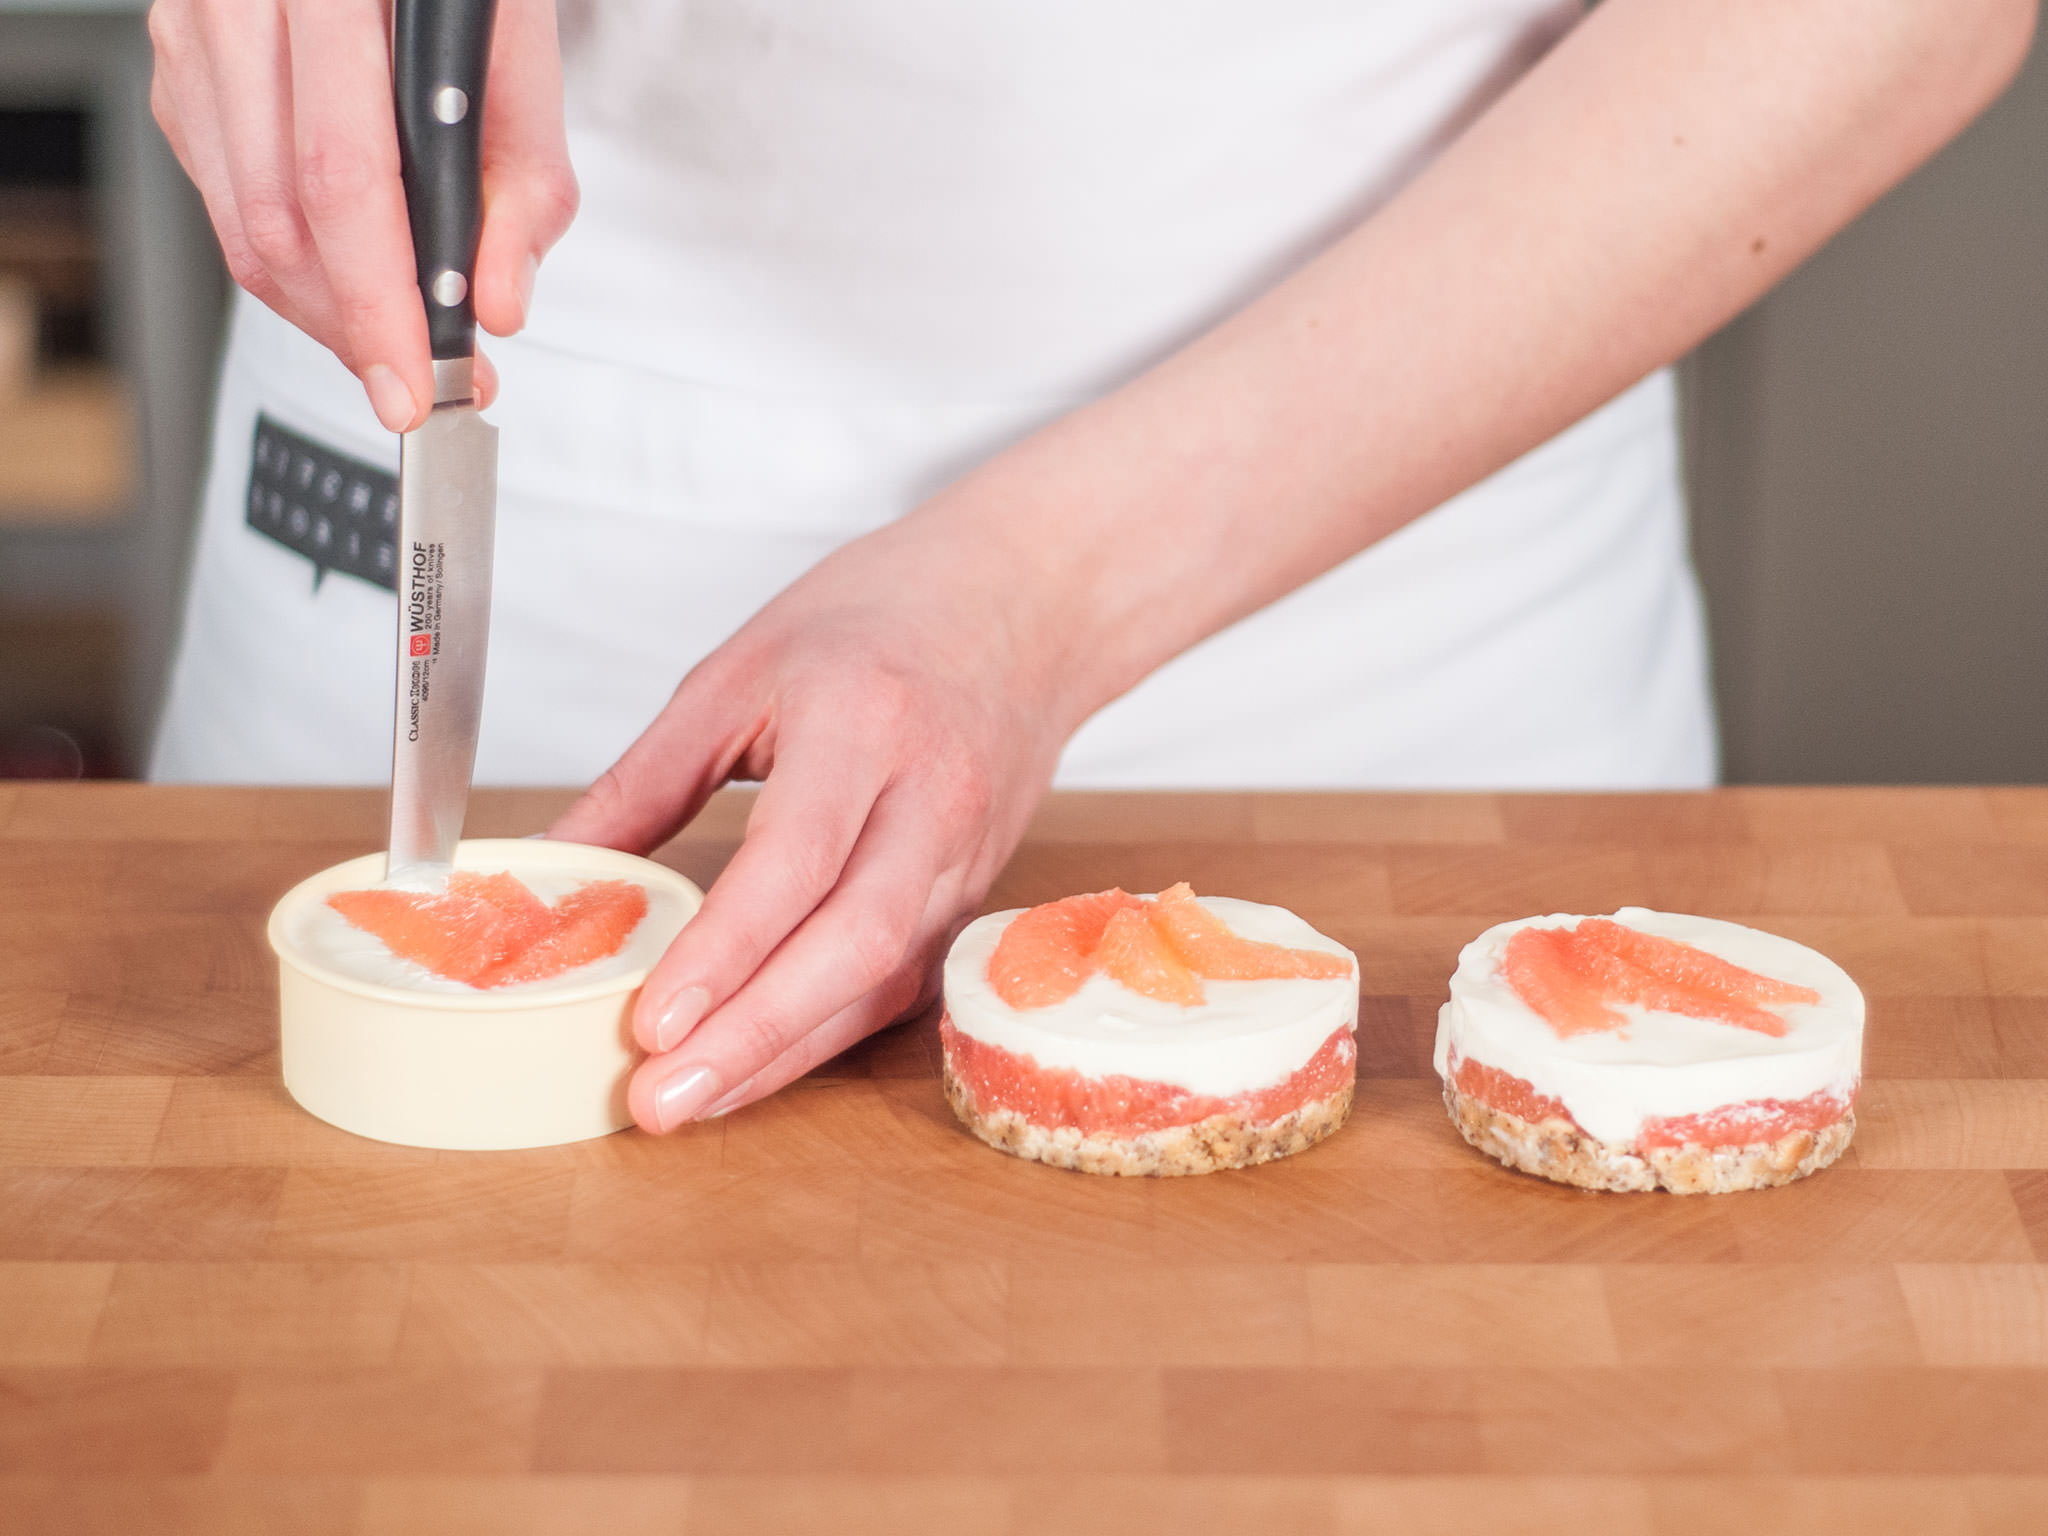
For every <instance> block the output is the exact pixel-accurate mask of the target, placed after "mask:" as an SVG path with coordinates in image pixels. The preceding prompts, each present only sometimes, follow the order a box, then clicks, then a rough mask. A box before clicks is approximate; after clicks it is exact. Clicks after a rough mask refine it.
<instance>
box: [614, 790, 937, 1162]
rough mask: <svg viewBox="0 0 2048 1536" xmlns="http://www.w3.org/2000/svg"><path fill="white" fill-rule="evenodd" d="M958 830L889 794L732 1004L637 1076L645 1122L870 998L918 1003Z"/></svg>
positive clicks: (655, 1121) (680, 1113) (713, 1090)
mask: <svg viewBox="0 0 2048 1536" xmlns="http://www.w3.org/2000/svg"><path fill="white" fill-rule="evenodd" d="M952 831H953V829H952V828H950V827H941V826H940V824H939V819H938V818H936V817H934V816H931V815H929V814H928V813H927V810H926V807H925V806H924V805H923V804H922V803H921V801H920V800H919V798H918V797H917V796H916V795H915V793H914V792H908V791H904V790H896V791H892V792H891V794H890V795H888V796H885V797H884V799H883V801H882V802H880V803H878V804H877V806H876V809H875V814H874V815H873V816H872V817H871V818H870V820H869V824H868V829H867V831H866V832H865V833H864V834H863V836H862V837H861V840H860V843H859V845H858V847H856V849H855V850H854V852H853V855H852V857H851V858H849V859H848V860H847V862H846V871H845V875H844V877H843V878H842V879H841V880H840V881H839V883H838V885H837V886H836V887H835V888H834V890H833V891H832V893H831V895H830V896H829V897H827V898H826V899H825V901H824V902H823V903H821V904H820V905H819V906H818V908H817V910H816V911H815V912H813V913H812V914H811V915H810V916H809V917H808V918H806V919H805V920H804V921H803V922H802V923H801V924H800V925H798V926H797V927H796V930H795V931H794V932H793V933H791V935H790V936H789V938H788V940H787V941H786V942H785V943H783V944H782V945H780V946H779V947H778V948H777V949H776V950H775V953H774V955H773V957H772V958H771V959H769V960H768V961H767V963H766V964H765V965H762V966H761V967H760V969H759V971H758V972H757V973H756V974H755V975H753V976H752V977H751V979H749V980H748V981H747V982H746V983H745V984H744V985H743V986H742V987H740V989H739V990H738V992H737V993H735V994H734V995H733V996H732V998H731V999H730V1000H729V1001H728V1002H726V1003H725V1004H724V1005H723V1006H722V1007H720V1008H718V1010H717V1011H716V1012H714V1013H712V1014H710V1015H709V1016H708V1017H707V1018H705V1019H704V1021H703V1022H702V1023H701V1024H700V1025H698V1026H697V1028H696V1029H695V1030H694V1031H692V1032H691V1033H690V1034H689V1035H688V1036H687V1038H685V1039H684V1040H683V1041H682V1042H681V1044H680V1045H678V1046H676V1047H675V1048H674V1049H673V1050H670V1051H668V1052H667V1053H666V1054H665V1055H664V1056H662V1057H661V1058H660V1060H659V1064H658V1065H657V1064H654V1063H650V1064H649V1065H648V1067H645V1068H643V1069H642V1071H641V1072H640V1073H639V1074H637V1075H636V1077H635V1085H636V1088H637V1090H638V1092H639V1095H640V1097H639V1100H638V1102H637V1103H636V1104H635V1106H634V1113H635V1115H636V1117H639V1118H640V1119H641V1122H642V1124H646V1125H650V1126H651V1127H653V1128H656V1129H659V1130H663V1131H667V1130H672V1129H673V1128H674V1127H675V1126H677V1125H679V1124H681V1123H682V1122H683V1121H684V1120H686V1119H690V1118H692V1117H694V1116H695V1115H698V1114H701V1113H702V1112H703V1111H704V1110H705V1109H706V1108H707V1107H708V1106H710V1105H712V1104H714V1103H716V1102H718V1101H719V1100H720V1099H721V1098H723V1097H725V1096H726V1095H728V1094H731V1093H732V1092H733V1090H734V1089H736V1088H739V1087H740V1086H741V1085H743V1084H745V1083H747V1082H748V1080H749V1079H752V1078H754V1077H756V1076H757V1075H759V1074H761V1073H762V1072H764V1071H765V1070H766V1069H767V1068H768V1067H769V1066H771V1065H772V1064H773V1063H774V1062H775V1061H776V1060H777V1059H778V1058H780V1057H782V1056H783V1055H784V1054H785V1053H786V1052H788V1051H790V1050H791V1049H792V1048H793V1047H795V1046H797V1044H798V1043H799V1042H800V1041H802V1040H803V1039H804V1037H805V1036H807V1035H809V1034H810V1033H811V1032H812V1031H814V1030H816V1029H817V1028H819V1027H820V1026H821V1025H822V1024H824V1023H825V1022H826V1021H827V1020H830V1019H833V1018H835V1017H837V1016H838V1015H840V1014H841V1013H842V1012H843V1011H844V1010H846V1009H848V1008H851V1007H853V1006H854V1005H856V1004H858V1003H859V1002H860V1001H861V1000H862V999H864V998H880V999H881V1000H882V1001H884V1002H885V1003H887V1004H888V1005H889V1012H888V1013H887V1015H886V1018H893V1017H895V1015H896V1014H897V1013H899V1012H901V1011H902V1010H903V1009H905V1008H907V1007H908V1006H909V1005H910V1004H911V1003H912V1002H914V1001H915V1000H916V996H917V991H918V988H919V986H920V984H921V982H922V978H923V971H924V968H923V966H922V964H921V963H920V961H921V955H922V951H921V950H920V949H918V948H917V945H918V941H919V940H920V938H925V939H929V937H930V936H932V935H934V934H935V933H936V932H938V931H939V930H941V929H943V927H944V925H945V923H946V921H947V919H948V916H949V915H950V911H951V904H952V903H953V901H954V900H955V899H956V896H957V882H955V881H941V880H940V879H939V878H938V876H939V872H940V866H941V858H942V854H941V848H942V844H943V843H945V842H948V841H950V840H951V836H952ZM692 926H694V924H693V925H692ZM684 932H685V933H687V932H688V929H685V930H684ZM906 962H911V963H906ZM884 1021H885V1020H884ZM877 1022H882V1021H877ZM663 1043H667V1042H663ZM762 1091H764V1092H765V1091H766V1090H765V1089H763V1090H762Z"/></svg>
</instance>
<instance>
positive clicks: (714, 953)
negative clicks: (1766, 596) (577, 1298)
mask: <svg viewBox="0 0 2048 1536" xmlns="http://www.w3.org/2000/svg"><path fill="white" fill-rule="evenodd" d="M883 757H884V754H882V753H880V752H876V751H861V750H859V749H858V748H857V747H850V745H849V744H848V743H845V742H844V741H843V739H826V738H821V737H817V736H800V737H796V738H793V739H792V742H791V743H790V744H789V745H788V746H785V747H784V748H783V750H782V753H781V755H780V756H779V757H778V758H777V760H776V764H775V767H774V770H773V771H772V772H771V773H770V774H769V775H768V779H767V782H766V783H765V784H763V785H762V788H761V795H760V798H759V799H757V800H756V801H755V802H754V809H753V811H752V813H751V814H750V815H749V816H748V818H747V832H746V837H745V838H744V839H743V840H742V841H741V843H740V846H739V851H738V852H736V853H735V854H734V855H733V857H732V860H731V862H730V863H728V864H727V865H726V867H725V869H724V871H723V872H722V873H721V874H720V875H719V877H718V879H717V880H716V881H715V882H714V883H713V885H712V887H711V890H710V892H709V894H707V895H706V896H705V898H704V907H703V910H702V911H700V912H699V913H698V914H697V915H696V916H695V917H694V918H692V919H691V920H690V922H689V924H688V925H687V926H686V927H685V928H684V929H683V931H682V932H681V933H679V934H677V935H676V940H675V942H674V943H673V944H671V945H670V946H669V948H668V953H666V954H665V955H663V956H662V957H661V960H660V962H659V963H658V964H657V965H656V966H655V968H654V970H653V972H652V973H651V974H650V975H649V976H648V978H647V982H646V985H645V986H643V987H642V988H641V991H640V1001H639V1003H638V1005H637V1006H636V1007H635V1008H634V1010H633V1034H634V1038H635V1039H637V1040H639V1041H640V1043H641V1045H642V1046H643V1047H644V1048H645V1049H647V1050H651V1051H666V1050H669V1049H670V1048H672V1047H673V1046H674V1045H675V1044H676V1043H677V1042H678V1041H680V1040H681V1039H682V1038H683V1037H684V1036H685V1035H687V1034H688V1033H689V1032H690V1031H691V1030H692V1029H694V1028H695V1027H696V1026H697V1023H698V1021H699V1020H701V1019H703V1018H704V1017H705V1015H707V1014H708V1013H710V1012H711V1010H712V1009H714V1008H717V1007H719V1006H720V1005H722V1004H723V1003H725V1001H726V1000H727V999H728V998H731V997H732V996H733V995H734V994H735V993H736V992H738V991H739V990H740V988H741V987H742V986H743V985H745V984H746V982H747V979H748V978H749V977H750V976H752V975H753V974H754V972H755V971H757V970H759V969H760V968H761V965H762V963H763V962H764V961H765V960H767V958H768V957H769V955H771V954H772V953H774V952H775V949H776V947H777V946H778V945H780V944H781V943H782V942H783V940H784V939H786V938H788V937H789V936H790V935H791V934H792V933H794V932H795V931H796V928H797V925H798V924H800V923H802V922H803V921H804V919H805V918H807V917H809V916H810V915H811V913H812V912H813V911H814V910H816V909H817V907H818V904H819V903H820V902H822V901H824V900H825V898H826V897H827V895H829V894H830V893H831V891H832V890H833V887H834V886H836V885H838V884H839V883H840V880H841V878H842V874H843V873H844V872H845V871H846V868H847V861H848V859H849V857H850V856H851V855H852V854H853V851H854V849H855V847H856V845H857V844H858V843H859V841H860V838H861V833H862V829H863V828H864V827H866V825H867V823H868V817H869V815H870V813H871V812H872V811H873V810H874V807H875V802H876V798H877V797H878V796H879V795H880V794H881V792H882V788H883V785H884V783H885V782H886V774H887V769H886V767H884V766H883ZM922 904H923V903H922V901H921V900H920V902H919V904H918V905H919V906H920V907H921V906H922ZM915 911H916V909H913V912H912V915H913V916H914V915H915ZM851 995H852V994H850V993H849V994H848V996H849V997H850V996H851ZM841 1001H842V1002H843V1001H844V999H842V1000H841ZM834 1006H835V1008H836V1006H837V1005H836V1004H835V1005H834ZM832 1011H834V1010H833V1009H824V1008H821V1009H817V1010H815V1011H813V1012H811V1013H810V1014H809V1015H808V1019H809V1022H812V1023H815V1022H816V1021H817V1020H819V1019H821V1018H823V1017H824V1016H825V1015H826V1014H827V1013H829V1012H832ZM782 1043H783V1044H787V1043H788V1042H787V1041H784V1042H782ZM780 1048H781V1047H780V1046H779V1045H778V1047H777V1049H778V1050H779V1049H780ZM774 1054H775V1052H774V1051H768V1052H765V1053H763V1054H762V1055H761V1056H760V1059H759V1060H758V1061H756V1062H755V1063H754V1065H755V1066H761V1065H765V1064H766V1063H767V1061H768V1059H769V1058H770V1057H771V1056H773V1055H774ZM749 1070H751V1068H750V1069H749ZM737 1081H738V1078H734V1077H729V1078H727V1079H726V1083H725V1086H726V1087H731V1086H732V1084H733V1083H735V1082H737ZM721 1091H722V1090H721Z"/></svg>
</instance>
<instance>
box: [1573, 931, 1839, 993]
mask: <svg viewBox="0 0 2048 1536" xmlns="http://www.w3.org/2000/svg"><path fill="white" fill-rule="evenodd" d="M1579 933H1580V934H1581V936H1583V937H1584V938H1586V939H1589V940H1590V941H1592V942H1593V943H1594V944H1597V945H1599V946H1600V948H1602V949H1604V950H1606V951H1607V952H1608V953H1609V954H1612V955H1618V956H1620V957H1621V958H1622V959H1623V960H1626V961H1627V962H1628V963H1629V964H1630V965H1633V966H1636V967H1637V968H1638V969H1640V970H1644V971H1647V972H1649V973H1650V974H1651V975H1652V976H1655V977H1657V978H1659V979H1660V980H1662V981H1666V982H1669V983H1670V984H1671V985H1673V986H1675V987H1680V988H1683V989H1685V990H1686V991H1689V992H1698V993H1702V994H1704V995H1708V996H1712V997H1714V998H1717V999H1719V1000H1721V1001H1724V1002H1730V1003H1744V1004H1749V1005H1751V1006H1757V1005H1760V1004H1765V1003H1817V1002H1819V1001H1820V994H1819V993H1818V992H1816V991H1814V990H1813V988H1811V987H1802V986H1797V985H1795V984H1794V983H1792V982H1789V981H1779V980H1777V979H1776V978H1775V977H1771V976H1763V975H1759V974H1758V973H1757V972H1755V971H1748V970H1744V969H1743V968H1742V967H1741V966H1739V965H1736V964H1735V963H1733V962H1732V961H1728V960H1723V959H1722V958H1721V957H1720V956H1719V955H1716V954H1710V953H1708V952H1707V951H1706V950H1704V949H1701V948H1699V947H1698V946H1697V945H1694V944H1682V943H1680V942H1679V941H1678V940H1676V939H1665V938H1659V937H1658V936H1657V935H1656V934H1654V933H1644V932H1643V931H1642V930H1641V929H1638V928H1630V927H1628V926H1626V925H1625V924H1622V923H1617V922H1615V921H1614V919H1612V918H1609V917H1589V918H1587V919H1586V920H1585V921H1584V922H1583V923H1581V924H1579Z"/></svg>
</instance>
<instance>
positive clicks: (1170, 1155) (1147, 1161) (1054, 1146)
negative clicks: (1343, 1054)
mask: <svg viewBox="0 0 2048 1536" xmlns="http://www.w3.org/2000/svg"><path fill="white" fill-rule="evenodd" d="M943 1079H944V1082H945V1088H946V1102H947V1103H949V1104H951V1105H952V1106H953V1113H954V1114H955V1115H957V1116H959V1117H960V1123H961V1124H963V1125H965V1126H966V1127H967V1129H968V1130H970V1131H972V1132H973V1133H974V1134H975V1135H976V1136H978V1137H980V1138H981V1139H982V1140H983V1141H985V1142H987V1143H988V1144H989V1145H990V1146H992V1147H994V1148H995V1149H996V1150H997V1151H998V1152H1007V1153H1009V1154H1010V1155H1011V1156H1012V1157H1021V1158H1026V1159H1028V1160H1030V1161H1032V1162H1039V1163H1048V1164H1050V1165H1051V1166H1053V1167H1055V1168H1068V1169H1072V1170H1073V1171H1074V1172H1076V1173H1101V1174H1114V1175H1119V1176H1122V1177H1126V1178H1170V1177H1176V1176H1180V1175H1185V1174H1197V1173H1216V1172H1219V1171H1220V1170H1222V1169H1225V1168H1249V1167H1251V1166H1252V1165H1253V1164H1255V1163H1269V1162H1271V1161H1273V1160H1274V1159H1275V1158H1279V1157H1289V1156H1292V1155H1293V1154H1294V1153H1296V1152H1304V1151H1307V1150H1308V1149H1309V1148H1310V1147H1312V1146H1314V1145H1315V1144H1316V1143H1317V1142H1319V1141H1321V1140H1322V1139H1323V1138H1324V1137H1325V1136H1328V1135H1329V1134H1330V1133H1331V1132H1333V1131H1335V1130H1336V1129H1337V1128H1338V1127H1339V1126H1341V1125H1342V1124H1343V1123H1344V1121H1345V1118H1346V1116H1348V1115H1349V1114H1350V1113H1351V1092H1352V1086H1353V1085H1352V1084H1350V1083H1346V1084H1345V1085H1344V1086H1343V1087H1342V1088H1340V1089H1338V1090H1337V1091H1336V1092H1335V1093H1332V1094H1330V1095H1328V1096H1327V1097H1324V1098H1320V1099H1311V1100H1309V1102H1307V1103H1306V1104H1303V1105H1302V1106H1301V1107H1300V1108H1298V1109H1293V1110H1290V1111H1288V1112H1287V1113H1286V1114H1284V1115H1282V1116H1280V1117H1279V1118H1278V1119H1276V1120H1270V1121H1268V1122H1266V1123H1265V1124H1263V1125H1254V1124H1252V1123H1251V1122H1249V1121H1246V1120H1244V1119H1241V1118H1240V1117H1238V1116H1236V1115H1227V1114H1226V1115H1211V1116H1210V1117H1209V1118H1208V1119H1206V1120H1200V1121H1197V1122H1196V1123H1195V1124H1193V1125H1176V1126H1168V1127H1166V1128H1164V1129H1162V1130H1156V1131H1140V1132H1137V1133H1136V1134H1134V1135H1130V1136H1112V1135H1108V1134H1106V1133H1104V1132H1100V1131H1095V1132H1086V1133H1084V1132H1082V1131H1081V1130H1079V1129H1077V1128H1076V1127H1073V1126H1058V1127H1054V1126H1044V1125H1037V1124H1034V1123H1033V1122H1031V1121H1029V1120H1026V1119H1025V1118H1024V1117H1023V1116H1022V1115H1020V1114H1018V1113H1017V1112H1016V1111H1015V1110H1013V1109H1004V1108H1001V1107H993V1108H990V1109H986V1110H984V1109H983V1108H981V1107H980V1106H979V1105H978V1104H976V1103H975V1101H974V1096H973V1095H972V1094H971V1093H969V1091H968V1089H967V1086H966V1084H964V1083H962V1082H961V1081H960V1080H959V1079H958V1078H956V1077H955V1076H954V1075H953V1063H952V1062H951V1060H948V1061H946V1063H945V1066H944V1072H943Z"/></svg>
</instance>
